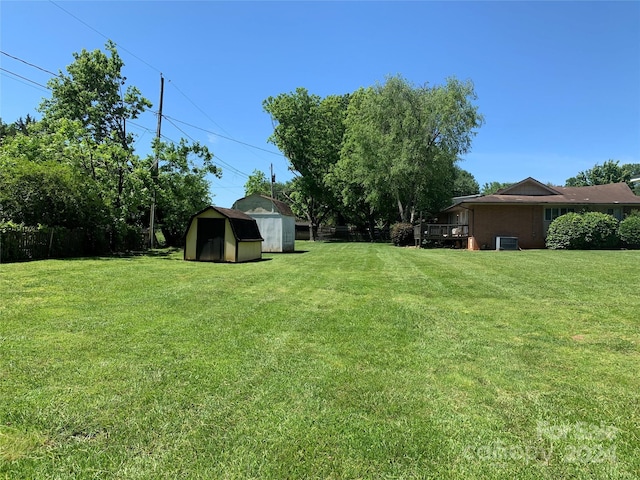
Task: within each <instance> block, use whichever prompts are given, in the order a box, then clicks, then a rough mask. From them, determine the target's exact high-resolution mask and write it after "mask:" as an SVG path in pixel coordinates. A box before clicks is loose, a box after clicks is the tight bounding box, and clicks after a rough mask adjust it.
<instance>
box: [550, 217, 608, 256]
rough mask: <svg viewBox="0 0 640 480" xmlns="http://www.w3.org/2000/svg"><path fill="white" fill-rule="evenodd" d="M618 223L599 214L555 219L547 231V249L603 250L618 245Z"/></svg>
mask: <svg viewBox="0 0 640 480" xmlns="http://www.w3.org/2000/svg"><path fill="white" fill-rule="evenodd" d="M617 231H618V221H617V220H616V219H615V218H613V217H612V216H611V215H607V214H604V213H600V212H586V213H567V214H565V215H562V216H560V217H558V218H556V219H555V220H554V221H553V222H551V225H549V230H548V231H547V240H546V245H547V248H551V249H554V250H558V249H569V250H578V249H603V248H613V247H616V246H617V245H618V244H619V239H618V235H617Z"/></svg>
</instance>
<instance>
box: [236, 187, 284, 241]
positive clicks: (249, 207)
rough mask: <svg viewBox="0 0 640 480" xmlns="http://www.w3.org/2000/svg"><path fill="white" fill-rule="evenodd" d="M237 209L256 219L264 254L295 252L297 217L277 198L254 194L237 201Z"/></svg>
mask: <svg viewBox="0 0 640 480" xmlns="http://www.w3.org/2000/svg"><path fill="white" fill-rule="evenodd" d="M233 208H236V209H238V210H240V211H242V212H244V213H246V214H247V215H249V216H250V217H251V218H253V219H255V221H256V222H257V223H258V228H259V229H260V234H261V235H262V238H264V242H263V243H262V251H263V252H293V251H294V250H295V240H296V217H295V215H294V214H293V212H292V211H291V208H290V207H289V205H287V204H286V203H284V202H281V201H280V200H276V199H275V198H271V197H267V196H265V195H259V194H253V195H249V196H248V197H244V198H241V199H240V200H236V202H235V203H234V204H233Z"/></svg>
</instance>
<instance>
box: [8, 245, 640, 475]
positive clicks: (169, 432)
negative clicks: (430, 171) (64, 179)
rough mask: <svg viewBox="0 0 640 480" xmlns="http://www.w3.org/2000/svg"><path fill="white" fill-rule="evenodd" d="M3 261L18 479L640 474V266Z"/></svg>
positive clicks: (340, 256)
mask: <svg viewBox="0 0 640 480" xmlns="http://www.w3.org/2000/svg"><path fill="white" fill-rule="evenodd" d="M297 247H298V248H299V249H301V250H306V252H305V253H297V254H289V255H266V258H267V259H268V260H267V261H262V262H256V263H248V264H210V263H196V262H184V261H182V253H181V252H176V253H172V254H169V255H166V256H162V255H156V256H140V257H131V258H100V259H78V260H49V261H39V262H31V263H16V264H3V265H0V478H2V477H5V478H11V479H14V478H25V479H38V478H96V479H97V478H100V479H103V478H122V479H137V478H149V479H156V478H176V479H178V478H180V479H186V478H203V479H205V478H206V479H225V478H229V479H231V478H237V479H244V478H256V479H258V478H259V479H264V478H267V479H269V478H272V479H285V478H291V479H300V478H331V479H352V478H368V479H369V478H370V479H379V478H389V479H391V478H393V479H399V478H411V479H413V478H460V479H469V478H508V479H516V478H517V479H521V478H525V479H529V478H530V479H539V478H548V479H556V478H629V479H632V478H638V477H639V476H640V373H639V372H640V353H639V348H638V347H639V344H638V342H639V340H640V262H639V260H640V252H638V251H635V252H634V251H600V252H595V251H586V252H577V251H543V250H540V251H523V252H468V251H456V250H416V249H410V248H395V247H392V246H389V245H383V244H365V243H362V244H353V243H316V244H313V243H305V242H297Z"/></svg>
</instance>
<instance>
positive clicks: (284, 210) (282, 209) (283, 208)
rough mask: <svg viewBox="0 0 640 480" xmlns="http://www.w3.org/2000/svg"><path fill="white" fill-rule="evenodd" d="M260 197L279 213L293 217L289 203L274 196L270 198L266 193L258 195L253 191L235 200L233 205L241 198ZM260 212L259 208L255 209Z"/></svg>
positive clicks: (241, 199) (240, 200)
mask: <svg viewBox="0 0 640 480" xmlns="http://www.w3.org/2000/svg"><path fill="white" fill-rule="evenodd" d="M252 197H253V198H262V199H263V200H266V201H268V202H270V203H271V204H272V205H273V207H274V209H275V211H277V212H278V213H279V214H280V215H285V216H287V217H295V215H294V213H293V211H292V210H291V207H289V205H287V204H286V203H284V202H282V201H280V200H276V199H275V198H271V197H268V196H267V195H260V194H258V193H254V194H252V195H248V196H246V197H243V198H240V199H238V200H236V201H235V202H234V205H238V202H242V201H243V200H247V199H251V198H252ZM258 212H260V211H259V210H256V213H258Z"/></svg>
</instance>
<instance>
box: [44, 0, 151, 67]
mask: <svg viewBox="0 0 640 480" xmlns="http://www.w3.org/2000/svg"><path fill="white" fill-rule="evenodd" d="M49 3H52V4H53V5H55V6H56V7H58V8H59V9H60V10H62V11H63V12H64V13H66V14H67V15H69V16H70V17H73V18H75V19H76V20H77V21H78V22H80V23H81V24H83V25H84V26H85V27H87V28H88V29H90V30H93V31H94V32H96V33H97V34H98V35H100V36H101V37H103V38H106V39H107V40H111V39H110V38H109V37H107V36H106V35H105V34H104V33H102V32H100V31H99V30H96V29H95V28H93V27H92V26H91V25H89V24H88V23H87V22H85V21H84V20H82V19H81V18H79V17H76V16H75V15H74V14H73V13H71V12H70V11H69V10H65V9H64V8H62V7H61V6H60V5H58V4H57V3H56V2H54V1H53V0H49ZM114 44H115V45H116V46H118V47H120V48H121V49H122V50H124V51H125V52H127V53H128V54H129V55H131V56H132V57H134V58H136V59H137V60H139V61H141V62H142V63H144V64H145V65H146V66H148V67H149V68H151V69H152V70H155V71H156V72H158V73H162V72H161V71H160V70H158V69H157V68H156V67H154V66H153V65H151V64H150V63H149V62H146V61H145V60H143V59H142V58H140V57H138V56H137V55H136V54H135V53H133V52H132V51H130V50H128V49H126V48H125V47H123V46H122V45H120V44H118V43H116V42H114Z"/></svg>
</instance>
